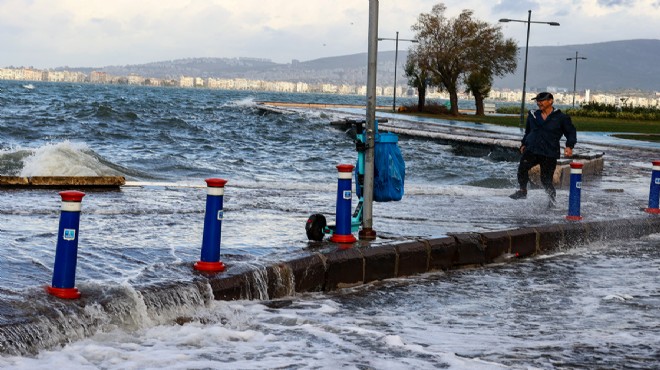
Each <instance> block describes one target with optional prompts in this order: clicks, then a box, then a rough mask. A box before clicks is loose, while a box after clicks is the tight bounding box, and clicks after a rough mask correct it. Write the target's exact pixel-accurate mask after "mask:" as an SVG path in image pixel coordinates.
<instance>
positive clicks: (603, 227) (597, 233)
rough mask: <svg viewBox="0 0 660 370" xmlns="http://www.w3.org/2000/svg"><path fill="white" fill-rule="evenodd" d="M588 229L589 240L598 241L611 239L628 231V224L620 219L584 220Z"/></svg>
mask: <svg viewBox="0 0 660 370" xmlns="http://www.w3.org/2000/svg"><path fill="white" fill-rule="evenodd" d="M584 226H585V227H586V229H587V241H589V242H596V241H600V240H609V239H612V238H616V237H618V236H619V235H622V234H624V233H626V232H627V231H626V230H625V228H626V226H627V225H626V224H624V223H622V222H619V221H618V220H602V221H590V222H584Z"/></svg>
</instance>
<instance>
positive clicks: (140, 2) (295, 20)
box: [0, 0, 660, 69]
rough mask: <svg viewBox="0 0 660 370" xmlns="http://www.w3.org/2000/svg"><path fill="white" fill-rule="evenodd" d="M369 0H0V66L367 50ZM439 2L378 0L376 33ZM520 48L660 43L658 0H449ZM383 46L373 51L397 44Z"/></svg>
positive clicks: (410, 20) (400, 26)
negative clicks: (503, 20)
mask: <svg viewBox="0 0 660 370" xmlns="http://www.w3.org/2000/svg"><path fill="white" fill-rule="evenodd" d="M370 2H371V1H370V0H0V67H10V66H11V67H34V68H40V69H47V68H56V67H65V66H69V67H104V66H111V65H131V64H142V63H149V62H157V61H167V60H174V59H183V58H196V57H217V58H237V57H251V58H265V59H270V60H272V61H274V62H277V63H290V62H291V61H292V60H293V59H297V60H299V61H308V60H313V59H318V58H323V57H332V56H340V55H349V54H356V53H363V52H366V51H367V45H368V31H369V4H370ZM440 2H442V1H435V0H380V1H378V8H379V11H378V36H379V37H383V38H396V32H397V31H398V32H399V38H400V40H401V41H400V42H399V50H405V49H407V48H408V47H409V46H410V43H409V42H406V41H403V39H412V38H414V37H415V34H414V33H413V31H411V26H412V25H413V24H415V23H416V22H417V19H418V17H419V15H420V14H421V13H429V12H430V11H431V9H432V7H433V5H435V4H438V3H440ZM443 3H444V4H445V6H446V7H447V15H448V16H450V17H454V16H456V15H458V14H459V13H460V12H461V10H463V9H471V10H473V11H474V17H475V18H477V19H479V20H482V21H486V22H489V23H491V24H497V23H498V20H499V19H501V18H509V19H518V20H522V21H525V22H522V23H515V22H511V23H499V24H500V25H501V26H502V32H503V34H504V36H505V37H506V38H512V39H514V40H515V41H516V42H517V43H518V45H519V46H520V47H524V46H525V39H526V32H527V25H526V24H525V23H526V20H527V14H528V13H527V11H528V10H531V11H532V21H538V22H550V21H552V22H559V23H560V24H561V26H559V27H551V26H549V25H546V24H532V25H531V31H530V38H529V45H530V46H559V45H579V44H589V43H597V42H605V41H615V40H629V39H660V0H585V1H581V0H554V1H536V0H499V1H498V0H490V1H484V0H447V1H444V2H443ZM394 49H395V42H394V41H389V40H384V41H381V42H379V45H378V50H379V51H387V50H394Z"/></svg>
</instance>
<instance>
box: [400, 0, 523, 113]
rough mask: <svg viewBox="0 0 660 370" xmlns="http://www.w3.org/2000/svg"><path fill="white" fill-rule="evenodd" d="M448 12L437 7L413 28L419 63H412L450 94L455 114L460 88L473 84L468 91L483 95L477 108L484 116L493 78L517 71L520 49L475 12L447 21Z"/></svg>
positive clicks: (470, 11) (421, 17)
mask: <svg viewBox="0 0 660 370" xmlns="http://www.w3.org/2000/svg"><path fill="white" fill-rule="evenodd" d="M446 10H447V8H446V6H445V5H444V4H442V3H440V4H436V5H434V6H433V8H432V9H431V12H430V13H422V14H420V15H419V18H418V20H417V23H416V24H414V25H413V26H412V27H411V28H412V30H413V31H415V32H416V39H417V40H418V41H419V44H418V46H417V49H416V52H415V53H413V54H412V55H413V58H417V60H416V63H412V62H411V63H412V64H413V65H414V64H416V65H417V66H418V67H419V70H424V71H427V73H429V74H430V76H431V79H432V80H433V81H434V82H435V83H436V84H437V86H438V87H439V88H440V89H442V90H445V91H447V92H448V93H449V101H450V104H451V107H450V111H451V113H452V114H454V115H457V114H458V89H459V87H460V85H461V84H468V83H472V85H468V89H469V90H470V92H472V93H473V95H475V98H477V94H481V95H480V96H481V100H480V102H479V101H477V105H478V106H479V104H480V105H481V113H482V114H483V97H485V96H487V94H488V93H489V92H490V87H491V85H492V79H493V76H494V75H496V76H502V75H503V74H505V73H510V72H513V71H514V70H515V68H516V56H517V55H516V54H517V51H518V49H517V47H516V46H515V43H514V42H513V40H504V37H503V36H502V32H501V30H500V28H499V26H491V25H489V24H488V23H487V22H483V21H479V20H476V19H474V18H473V11H472V10H467V9H466V10H463V11H462V12H461V13H460V14H459V15H458V16H457V17H455V18H447V17H446V15H445V11H446ZM471 75H473V76H472V77H470V76H471ZM475 91H476V92H477V93H476V94H475ZM484 92H485V94H486V95H484ZM478 109H479V108H478Z"/></svg>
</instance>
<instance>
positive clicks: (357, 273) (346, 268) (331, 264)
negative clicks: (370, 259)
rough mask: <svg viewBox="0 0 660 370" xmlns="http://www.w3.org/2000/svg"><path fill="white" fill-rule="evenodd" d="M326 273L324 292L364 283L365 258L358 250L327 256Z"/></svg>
mask: <svg viewBox="0 0 660 370" xmlns="http://www.w3.org/2000/svg"><path fill="white" fill-rule="evenodd" d="M325 256H326V257H327V259H326V273H325V285H324V287H323V290H325V291H332V290H336V289H341V288H347V287H352V286H356V285H360V284H363V283H364V258H362V252H361V251H360V249H357V248H349V249H344V250H337V251H335V252H331V253H328V254H325Z"/></svg>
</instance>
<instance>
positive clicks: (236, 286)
mask: <svg viewBox="0 0 660 370" xmlns="http://www.w3.org/2000/svg"><path fill="white" fill-rule="evenodd" d="M253 273H254V272H253V271H242V272H239V273H236V274H233V275H225V274H224V273H220V274H218V275H217V276H216V277H213V278H211V279H210V280H209V284H210V285H211V290H212V291H213V296H214V298H215V299H216V300H223V301H232V300H237V299H251V298H252V297H251V294H250V287H249V285H250V281H252V280H253V279H252V276H251V275H252V274H253Z"/></svg>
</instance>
